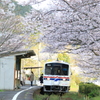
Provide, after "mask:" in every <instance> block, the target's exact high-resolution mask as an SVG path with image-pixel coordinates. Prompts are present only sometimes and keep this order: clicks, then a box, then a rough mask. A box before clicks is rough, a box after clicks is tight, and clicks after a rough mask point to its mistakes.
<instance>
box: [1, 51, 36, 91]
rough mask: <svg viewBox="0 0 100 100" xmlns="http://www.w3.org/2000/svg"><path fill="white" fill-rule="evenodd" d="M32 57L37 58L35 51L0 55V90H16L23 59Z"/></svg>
mask: <svg viewBox="0 0 100 100" xmlns="http://www.w3.org/2000/svg"><path fill="white" fill-rule="evenodd" d="M31 56H35V52H34V51H33V50H23V51H11V52H2V53H1V54H0V89H3V90H13V89H15V88H16V80H18V78H19V77H18V74H19V73H18V72H20V70H21V59H22V58H30V57H31ZM19 80H20V79H19Z"/></svg>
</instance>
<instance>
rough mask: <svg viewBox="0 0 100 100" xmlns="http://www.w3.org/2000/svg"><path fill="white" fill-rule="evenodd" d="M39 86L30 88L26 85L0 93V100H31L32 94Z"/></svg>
mask: <svg viewBox="0 0 100 100" xmlns="http://www.w3.org/2000/svg"><path fill="white" fill-rule="evenodd" d="M40 88H41V86H34V85H33V86H30V84H27V85H25V86H21V87H20V89H15V90H4V91H2V92H0V100H33V93H34V91H36V90H37V89H40Z"/></svg>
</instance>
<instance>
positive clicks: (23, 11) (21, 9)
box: [12, 0, 32, 16]
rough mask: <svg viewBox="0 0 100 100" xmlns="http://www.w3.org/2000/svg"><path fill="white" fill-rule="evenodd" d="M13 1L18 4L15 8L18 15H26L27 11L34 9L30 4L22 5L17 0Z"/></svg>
mask: <svg viewBox="0 0 100 100" xmlns="http://www.w3.org/2000/svg"><path fill="white" fill-rule="evenodd" d="M12 1H13V0H12ZM13 2H14V4H15V5H16V6H15V10H14V12H15V14H16V15H21V16H25V15H26V13H27V12H30V11H31V9H32V7H31V6H30V5H25V6H22V5H19V4H18V3H17V2H16V1H13Z"/></svg>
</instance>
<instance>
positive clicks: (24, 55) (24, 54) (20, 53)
mask: <svg viewBox="0 0 100 100" xmlns="http://www.w3.org/2000/svg"><path fill="white" fill-rule="evenodd" d="M12 55H14V56H17V57H18V58H29V57H30V56H35V55H36V54H35V52H34V51H33V50H21V51H7V52H1V53H0V58H1V57H5V56H12Z"/></svg>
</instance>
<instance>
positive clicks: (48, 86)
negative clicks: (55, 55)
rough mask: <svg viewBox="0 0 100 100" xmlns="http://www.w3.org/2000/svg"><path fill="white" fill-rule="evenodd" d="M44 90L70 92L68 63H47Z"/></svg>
mask: <svg viewBox="0 0 100 100" xmlns="http://www.w3.org/2000/svg"><path fill="white" fill-rule="evenodd" d="M43 83H44V87H43V91H44V92H61V93H62V92H63V93H65V92H68V91H69V89H70V67H69V64H68V63H61V62H50V63H46V64H45V68H44V76H43Z"/></svg>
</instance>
